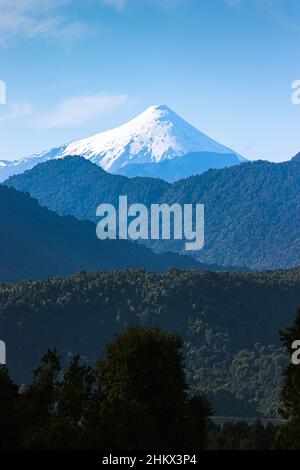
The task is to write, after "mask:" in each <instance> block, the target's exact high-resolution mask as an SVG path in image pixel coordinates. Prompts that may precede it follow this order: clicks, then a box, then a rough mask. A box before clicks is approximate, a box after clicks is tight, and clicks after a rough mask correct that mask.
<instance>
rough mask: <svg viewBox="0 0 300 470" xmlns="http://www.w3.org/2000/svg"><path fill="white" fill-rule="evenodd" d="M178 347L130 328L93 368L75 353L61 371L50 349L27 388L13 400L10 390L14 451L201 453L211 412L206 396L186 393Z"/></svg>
mask: <svg viewBox="0 0 300 470" xmlns="http://www.w3.org/2000/svg"><path fill="white" fill-rule="evenodd" d="M181 346H182V342H181V340H180V338H179V337H178V336H176V335H171V334H167V333H163V332H162V331H161V330H160V329H159V328H150V329H143V328H140V327H137V326H135V327H131V328H129V329H128V330H127V331H126V332H124V333H123V334H119V335H118V336H116V337H115V338H114V339H113V341H112V342H111V343H110V344H109V345H108V346H107V348H106V353H105V355H104V357H103V358H102V359H101V360H99V361H98V363H97V365H96V366H95V367H94V368H93V367H90V366H86V365H84V364H81V362H80V358H79V356H75V357H73V358H72V360H71V363H70V365H69V367H68V369H67V370H66V372H65V373H64V374H63V373H61V365H60V358H59V357H58V356H57V353H56V352H55V351H50V350H49V351H48V352H47V353H46V355H45V356H44V357H43V359H42V363H41V365H40V366H39V367H38V368H37V370H36V371H35V372H34V375H33V382H32V384H31V385H29V386H27V387H26V388H25V389H23V390H22V391H21V393H20V394H19V395H17V396H16V394H15V393H14V391H13V390H11V388H10V389H9V393H8V395H9V396H10V398H11V399H12V400H13V401H14V414H15V417H16V422H17V423H18V427H16V429H17V428H18V430H19V436H20V440H19V441H17V440H15V447H21V448H25V449H100V448H110V449H113V448H117V449H130V448H134V449H137V448H138V449H145V448H154V449H155V448H157V449H164V448H166V449H171V448H174V449H183V448H204V447H205V444H206V435H207V425H208V420H207V418H208V417H209V416H211V414H212V410H211V406H210V404H209V402H208V401H207V399H206V397H204V396H203V395H198V396H192V397H191V396H190V394H189V389H188V386H187V384H186V380H185V374H184V369H183V360H182V356H181V351H180V350H181ZM3 447H4V448H6V447H8V445H6V444H5V443H4V444H3Z"/></svg>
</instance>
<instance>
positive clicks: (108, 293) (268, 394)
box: [0, 269, 300, 417]
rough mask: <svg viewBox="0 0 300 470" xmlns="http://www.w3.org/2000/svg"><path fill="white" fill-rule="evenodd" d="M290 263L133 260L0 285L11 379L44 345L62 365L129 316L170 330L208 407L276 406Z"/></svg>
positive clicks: (87, 355) (299, 278) (289, 308)
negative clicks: (150, 264) (217, 266)
mask: <svg viewBox="0 0 300 470" xmlns="http://www.w3.org/2000/svg"><path fill="white" fill-rule="evenodd" d="M299 297H300V270H299V269H291V270H287V271H284V270H279V271H273V272H272V271H270V272H268V271H265V272H253V273H251V272H249V273H242V272H232V273H225V272H223V273H222V272H220V273H214V272H205V271H198V270H195V271H186V270H183V271H179V270H170V271H168V272H167V273H166V274H164V275H159V274H155V273H147V272H145V271H143V270H124V271H115V272H108V271H102V272H97V273H86V272H80V273H78V274H76V275H73V276H70V277H62V278H50V279H46V280H43V281H32V282H23V283H20V284H1V285H0V331H1V338H3V339H5V341H6V343H7V354H8V364H9V367H10V370H11V373H12V377H13V379H14V380H16V381H17V382H18V383H27V382H28V381H29V380H30V376H31V370H32V369H33V368H35V367H36V366H37V365H38V361H39V358H40V357H41V356H42V355H43V353H44V352H45V350H46V349H47V348H52V349H53V348H57V350H58V353H59V354H60V355H61V357H62V365H63V367H66V366H67V365H68V364H69V361H70V358H71V357H72V356H73V355H74V354H80V355H81V357H82V359H83V361H85V363H86V364H91V363H93V362H94V361H95V359H96V358H97V357H99V354H100V353H101V352H102V351H103V350H104V346H105V345H106V344H107V343H108V342H109V341H110V340H111V338H112V336H113V335H114V334H115V333H117V332H120V331H124V330H125V329H126V328H128V327H129V326H130V325H134V324H138V325H140V326H143V327H146V326H153V325H156V326H159V327H161V328H162V329H163V330H164V331H167V332H171V333H176V334H180V335H181V336H182V338H183V341H184V346H183V350H184V357H185V367H186V373H187V379H188V383H189V385H190V387H191V390H192V391H193V392H197V393H205V394H206V395H207V396H208V398H209V400H210V401H211V402H212V403H213V405H214V407H215V411H216V414H217V415H222V416H247V417H251V416H261V415H263V416H269V417H270V416H276V415H277V408H278V404H279V401H280V389H281V386H282V379H283V376H282V372H283V369H284V367H285V366H286V364H287V355H286V353H285V351H284V349H283V347H282V344H281V342H280V338H279V330H282V329H284V328H286V325H289V324H290V323H291V321H292V319H293V315H294V313H295V311H296V309H297V307H298V306H299V304H300V298H299Z"/></svg>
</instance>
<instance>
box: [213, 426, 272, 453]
mask: <svg viewBox="0 0 300 470" xmlns="http://www.w3.org/2000/svg"><path fill="white" fill-rule="evenodd" d="M280 429H281V426H274V425H273V424H272V423H271V422H268V423H267V424H266V425H265V426H264V425H263V424H262V423H261V421H260V420H259V419H256V420H254V421H253V423H252V424H249V423H247V422H246V421H238V422H232V421H227V422H226V423H224V424H223V426H218V425H216V424H213V423H212V424H211V426H210V431H209V438H208V449H210V450H273V449H275V448H276V440H277V434H278V433H279V431H280Z"/></svg>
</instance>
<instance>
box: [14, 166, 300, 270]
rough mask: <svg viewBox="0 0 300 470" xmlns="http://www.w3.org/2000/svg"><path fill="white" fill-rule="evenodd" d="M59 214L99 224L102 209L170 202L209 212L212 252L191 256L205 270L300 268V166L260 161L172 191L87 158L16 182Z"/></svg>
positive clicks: (168, 244)
mask: <svg viewBox="0 0 300 470" xmlns="http://www.w3.org/2000/svg"><path fill="white" fill-rule="evenodd" d="M7 184H8V185H11V186H14V187H15V188H16V189H19V190H21V191H28V192H29V193H30V194H31V195H32V196H34V197H37V198H38V199H39V201H40V203H41V204H42V205H45V206H47V207H49V208H50V209H52V210H55V211H56V212H58V213H59V214H63V215H66V214H70V215H74V216H76V217H77V218H79V219H89V220H94V221H95V220H96V216H95V211H96V207H97V206H98V204H100V203H102V202H111V203H113V204H117V201H118V196H119V195H128V200H129V203H133V202H141V203H144V204H147V205H149V204H150V203H153V202H155V203H158V202H168V203H169V204H173V203H176V202H179V203H189V204H190V203H193V204H196V203H204V204H205V246H204V248H203V249H202V250H201V251H199V252H194V253H192V252H190V253H189V254H193V255H195V256H196V257H197V259H198V260H200V261H201V262H203V263H208V264H217V265H221V266H241V267H243V266H248V267H250V268H257V269H265V268H268V269H273V268H287V267H292V266H297V265H298V264H300V230H299V227H300V159H299V158H294V159H293V160H291V161H289V162H285V163H277V164H276V163H269V162H266V161H257V162H253V163H243V164H241V165H238V166H234V167H231V168H226V169H223V170H209V171H207V172H206V173H204V174H202V175H200V176H194V177H190V178H188V179H183V180H180V181H178V182H176V183H173V184H172V185H171V184H168V183H165V182H163V181H161V180H158V179H152V178H133V179H128V178H125V177H121V176H117V175H111V174H108V173H105V172H104V171H103V170H101V169H100V168H98V167H97V166H95V165H93V164H92V163H90V162H87V161H86V160H84V159H82V158H74V157H67V158H65V159H63V160H54V161H49V162H46V163H44V164H41V165H38V166H36V167H35V168H34V169H32V170H30V171H28V172H26V173H24V174H23V175H19V176H15V177H13V178H10V179H9V180H8V182H7ZM151 247H152V248H154V249H155V250H156V251H167V250H171V251H178V252H180V251H182V249H183V244H182V243H181V242H179V241H176V242H173V241H164V242H161V241H158V242H154V243H152V244H151Z"/></svg>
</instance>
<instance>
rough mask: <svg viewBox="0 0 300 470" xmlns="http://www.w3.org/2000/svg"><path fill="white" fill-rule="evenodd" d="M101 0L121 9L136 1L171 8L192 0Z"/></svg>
mask: <svg viewBox="0 0 300 470" xmlns="http://www.w3.org/2000/svg"><path fill="white" fill-rule="evenodd" d="M100 2H102V3H103V4H104V5H106V6H108V7H113V8H116V9H117V10H119V11H121V10H123V9H124V8H125V7H126V6H127V5H130V4H134V3H149V4H152V5H153V4H155V5H156V6H159V7H163V8H171V7H173V6H175V5H177V4H179V3H188V2H190V0H100Z"/></svg>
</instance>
